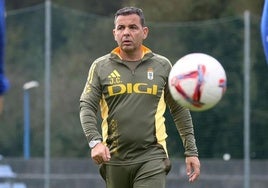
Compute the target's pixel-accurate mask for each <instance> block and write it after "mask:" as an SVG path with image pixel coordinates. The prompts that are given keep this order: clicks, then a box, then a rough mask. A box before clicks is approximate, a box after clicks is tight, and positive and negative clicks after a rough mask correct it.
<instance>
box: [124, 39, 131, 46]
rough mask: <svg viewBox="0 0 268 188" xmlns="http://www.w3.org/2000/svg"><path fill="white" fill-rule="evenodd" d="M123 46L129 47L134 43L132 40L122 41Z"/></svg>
mask: <svg viewBox="0 0 268 188" xmlns="http://www.w3.org/2000/svg"><path fill="white" fill-rule="evenodd" d="M122 44H123V45H127V46H129V45H131V44H132V41H131V40H123V41H122Z"/></svg>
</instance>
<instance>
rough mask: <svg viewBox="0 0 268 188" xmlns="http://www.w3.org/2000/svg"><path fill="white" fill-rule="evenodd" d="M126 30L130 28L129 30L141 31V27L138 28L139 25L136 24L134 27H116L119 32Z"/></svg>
mask: <svg viewBox="0 0 268 188" xmlns="http://www.w3.org/2000/svg"><path fill="white" fill-rule="evenodd" d="M126 28H128V29H129V30H133V31H134V30H139V27H138V26H137V25H135V24H133V25H129V26H125V25H118V26H117V27H116V30H117V31H123V30H125V29H126Z"/></svg>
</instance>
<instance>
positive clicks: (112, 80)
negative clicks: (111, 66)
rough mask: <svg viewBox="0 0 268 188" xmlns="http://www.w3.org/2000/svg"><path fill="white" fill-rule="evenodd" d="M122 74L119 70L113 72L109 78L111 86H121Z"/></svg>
mask: <svg viewBox="0 0 268 188" xmlns="http://www.w3.org/2000/svg"><path fill="white" fill-rule="evenodd" d="M120 77H121V76H120V74H119V72H118V71H117V70H113V72H112V73H111V74H109V76H108V78H109V79H110V84H119V83H121V82H122V81H121V79H120Z"/></svg>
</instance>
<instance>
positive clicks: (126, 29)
mask: <svg viewBox="0 0 268 188" xmlns="http://www.w3.org/2000/svg"><path fill="white" fill-rule="evenodd" d="M123 34H124V35H129V28H127V27H126V28H125V29H124V31H123Z"/></svg>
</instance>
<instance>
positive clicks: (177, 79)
mask: <svg viewBox="0 0 268 188" xmlns="http://www.w3.org/2000/svg"><path fill="white" fill-rule="evenodd" d="M169 89H170V93H171V95H172V97H173V98H174V100H175V101H176V102H177V103H179V104H180V105H182V106H184V107H186V108H189V109H190V110H193V111H204V110H208V109H210V108H212V107H214V106H215V105H216V104H217V103H218V102H219V101H220V100H221V98H222V96H223V94H224V92H225V91H226V74H225V70H224V68H223V67H222V65H221V64H220V63H219V62H218V61H217V60H216V59H215V58H213V57H211V56H209V55H207V54H202V53H193V54H188V55H186V56H184V57H182V58H181V59H179V60H178V61H177V62H176V63H175V64H174V65H173V67H172V69H171V71H170V74H169Z"/></svg>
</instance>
